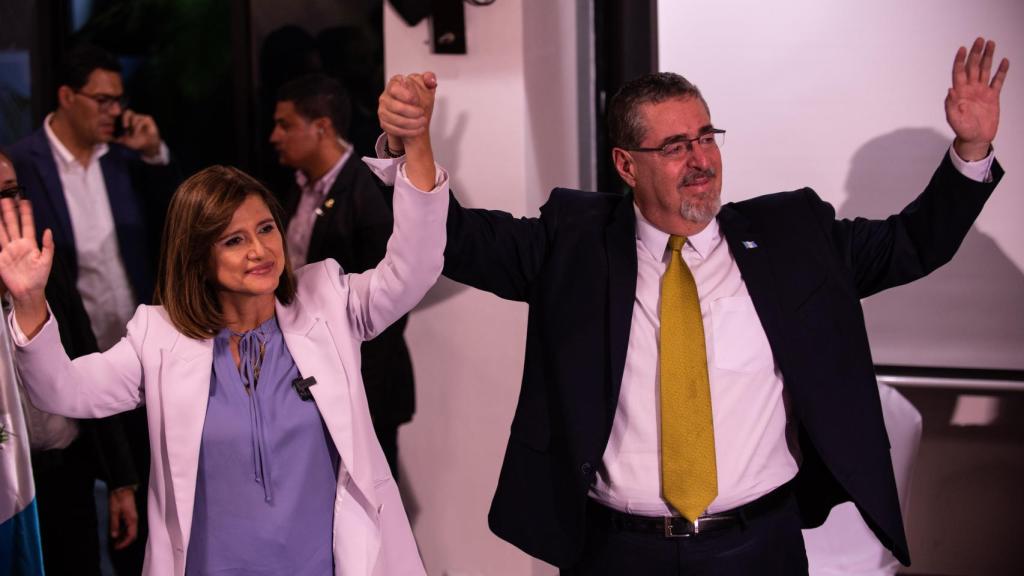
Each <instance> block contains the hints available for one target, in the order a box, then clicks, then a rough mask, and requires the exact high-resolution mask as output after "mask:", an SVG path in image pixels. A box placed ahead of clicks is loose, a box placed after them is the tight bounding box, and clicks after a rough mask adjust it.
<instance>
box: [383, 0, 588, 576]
mask: <svg viewBox="0 0 1024 576" xmlns="http://www.w3.org/2000/svg"><path fill="white" fill-rule="evenodd" d="M384 29H385V67H386V72H387V74H388V75H392V74H397V73H409V72H415V71H423V70H432V71H434V72H435V73H437V75H438V78H439V86H438V101H437V105H436V107H435V114H434V122H433V129H432V134H433V142H434V146H435V149H436V157H437V160H438V162H439V163H440V164H442V165H443V166H445V167H446V168H448V170H449V171H450V174H451V181H452V185H453V188H454V190H455V191H456V193H457V194H458V196H459V199H460V201H462V202H463V204H465V205H469V206H475V207H476V206H478V207H487V208H495V209H501V210H505V211H508V212H511V213H513V214H516V215H531V216H534V215H537V213H538V208H539V206H540V205H541V204H542V203H543V202H544V200H545V199H546V198H547V195H548V192H549V191H550V189H551V188H552V187H554V186H570V187H573V186H578V183H579V175H578V162H579V160H578V151H577V150H578V148H577V138H576V137H577V120H576V110H577V104H576V61H575V54H576V52H575V34H576V21H575V3H574V2H571V1H567V0H566V1H559V2H546V1H544V2H542V1H540V0H528V1H527V2H519V1H515V0H502V1H500V2H496V3H495V4H493V5H492V6H489V7H473V6H469V5H467V6H466V30H467V45H468V54H467V55H434V54H431V52H430V46H429V43H428V39H429V31H428V28H427V25H426V24H425V23H421V24H420V25H419V26H417V27H415V28H409V27H408V26H406V25H405V23H404V22H402V21H401V19H400V18H399V17H398V16H397V14H396V13H394V12H393V10H392V9H391V8H390V6H388V8H386V14H385V22H384ZM406 337H407V339H408V342H409V348H410V349H411V351H412V356H413V363H414V365H415V370H416V391H417V412H416V416H415V418H414V420H413V422H412V423H411V424H409V425H406V426H405V427H403V428H402V429H401V431H400V438H399V445H400V450H399V451H400V454H401V466H402V485H403V490H404V495H405V498H406V505H407V508H408V509H409V511H410V514H411V515H412V516H413V528H414V530H415V533H416V538H417V541H418V542H419V545H420V549H421V551H422V553H423V558H424V560H425V562H426V565H427V570H428V572H429V573H430V574H432V575H439V576H440V575H445V574H448V575H468V574H487V575H503V574H508V575H517V576H518V575H524V574H527V575H529V574H533V575H548V574H553V573H554V570H553V569H552V568H551V567H549V566H547V565H545V564H543V563H541V562H539V561H536V560H533V559H531V558H529V557H528V556H526V555H525V554H523V553H521V552H519V551H518V550H517V549H516V548H514V547H512V546H511V545H509V544H507V543H505V542H503V541H501V540H499V539H498V538H497V537H495V536H494V535H493V534H491V532H490V530H489V529H488V528H487V510H488V508H489V506H490V501H491V497H492V496H493V494H494V488H495V486H496V484H497V478H498V471H499V468H500V465H501V460H502V457H503V455H504V451H505V443H506V441H507V439H508V428H509V425H510V423H511V421H512V414H513V411H514V409H515V405H516V400H517V397H518V392H519V382H520V378H521V376H522V359H523V350H524V344H525V338H526V306H525V305H523V304H519V303H513V302H506V301H503V300H500V299H498V298H496V297H494V296H491V295H490V294H486V293H482V292H479V291H476V290H472V289H468V288H464V287H462V286H461V285H456V284H454V283H452V282H449V281H447V280H445V279H442V281H441V283H440V284H439V285H438V286H436V287H435V288H434V290H433V291H432V292H431V294H430V295H428V296H427V299H426V300H425V301H424V303H423V304H422V305H421V306H420V308H419V309H418V310H417V311H415V312H414V313H413V315H412V317H411V319H410V322H409V327H408V329H407V331H406Z"/></svg>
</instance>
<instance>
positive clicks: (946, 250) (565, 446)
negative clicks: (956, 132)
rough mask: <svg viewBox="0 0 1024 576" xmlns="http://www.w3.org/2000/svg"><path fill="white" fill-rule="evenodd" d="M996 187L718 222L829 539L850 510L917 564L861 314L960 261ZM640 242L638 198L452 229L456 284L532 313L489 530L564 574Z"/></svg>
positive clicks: (606, 408)
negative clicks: (832, 516)
mask: <svg viewBox="0 0 1024 576" xmlns="http://www.w3.org/2000/svg"><path fill="white" fill-rule="evenodd" d="M993 174H994V176H995V178H994V179H995V182H992V183H977V182H973V181H971V180H969V179H967V178H965V177H964V176H962V175H961V174H959V172H957V171H956V169H955V168H954V167H953V166H952V163H951V162H950V160H949V159H948V157H946V158H945V159H944V160H943V162H942V164H941V166H940V167H939V169H938V170H937V171H936V173H935V175H934V176H933V178H932V180H931V182H930V183H929V185H928V186H927V188H926V189H925V191H924V192H923V193H922V195H921V196H920V197H919V198H918V199H917V200H915V201H914V202H913V203H911V204H910V205H909V206H907V207H906V208H905V209H904V210H903V211H902V212H901V213H900V214H898V215H895V216H891V217H889V218H888V219H886V220H884V221H868V220H864V219H857V220H853V221H849V220H836V219H835V213H834V211H833V209H832V207H831V206H830V205H829V204H827V203H826V202H824V201H822V200H821V199H820V198H819V197H818V196H817V195H816V194H815V193H814V192H813V191H811V190H810V189H802V190H797V191H793V192H784V193H779V194H772V195H767V196H761V197H758V198H754V199H751V200H746V201H743V202H737V203H731V204H727V205H725V206H723V207H722V210H721V212H720V214H719V216H718V220H719V224H720V226H721V230H722V233H723V235H724V237H725V239H726V241H727V242H728V244H729V248H730V251H731V252H732V254H733V256H734V257H735V259H736V262H737V265H738V266H739V269H740V272H741V274H742V276H743V280H744V281H745V283H746V286H747V290H748V292H749V293H750V297H751V299H752V300H753V303H754V307H755V309H756V311H757V314H758V317H759V318H760V320H761V325H762V327H763V328H764V331H765V333H766V334H767V337H768V341H769V343H770V345H771V349H772V354H773V355H774V358H775V360H776V362H777V364H778V366H779V368H780V370H781V371H782V375H783V380H784V385H785V387H786V390H787V391H788V393H789V395H790V398H791V399H792V407H791V411H790V414H791V417H792V418H794V419H795V420H796V422H797V425H798V429H799V432H800V442H801V445H800V448H801V452H802V455H803V463H802V465H801V468H800V472H799V474H798V476H797V479H796V491H797V498H798V501H799V504H800V509H801V515H802V517H803V519H804V523H805V524H806V525H807V526H816V525H819V524H821V523H822V522H823V521H824V520H825V518H826V517H827V515H828V512H829V510H830V509H831V508H832V506H834V505H835V504H837V503H839V502H842V501H845V500H853V502H855V503H856V504H857V506H858V508H859V509H860V511H861V512H862V514H863V516H864V518H865V520H866V521H867V523H868V525H869V526H870V527H871V528H872V530H873V531H874V532H875V534H876V535H877V536H878V538H879V539H880V541H881V542H882V543H883V544H884V545H885V546H886V547H888V548H890V549H891V550H893V552H894V554H895V555H896V557H897V558H898V559H899V560H900V561H902V562H904V563H909V553H908V550H907V543H906V537H905V535H904V530H903V521H902V518H901V515H900V507H899V502H898V500H897V494H896V485H895V481H894V479H893V471H892V463H891V460H890V456H889V443H888V439H887V437H886V432H885V427H884V423H883V420H882V412H881V406H880V402H879V397H878V389H877V385H876V381H875V374H874V369H873V364H872V360H871V353H870V350H869V347H868V339H867V334H866V330H865V327H864V318H863V314H862V312H861V307H860V299H861V298H863V297H866V296H869V295H871V294H874V293H875V292H878V291H880V290H883V289H885V288H889V287H892V286H897V285H899V284H903V283H906V282H910V281H912V280H914V279H916V278H920V277H921V276H924V275H925V274H928V273H929V272H931V271H932V270H934V269H935V268H937V267H938V266H941V265H942V264H944V263H945V262H947V261H948V260H949V259H950V258H951V257H952V256H953V254H954V252H955V251H956V249H957V248H958V247H959V245H960V242H961V241H962V239H963V237H964V235H965V234H966V233H967V231H968V230H969V228H970V226H971V224H972V223H973V221H974V219H975V218H976V216H977V215H978V213H979V212H980V210H981V208H982V205H983V204H984V202H985V200H986V199H987V198H988V195H989V194H990V193H991V191H992V190H993V189H994V187H995V184H996V183H997V182H998V180H999V179H1000V178H1001V176H1002V169H1001V168H1000V167H999V166H998V164H996V165H995V166H994V168H993ZM635 227H636V223H635V215H634V211H633V200H632V196H631V195H626V196H619V195H609V194H598V193H592V192H579V191H574V190H564V189H556V190H555V191H554V192H552V194H551V197H550V199H549V200H548V202H547V203H546V204H545V205H544V206H543V207H542V208H541V215H540V217H539V218H523V219H515V218H513V217H512V216H510V215H508V214H505V213H502V212H494V211H484V210H469V209H465V208H462V207H461V206H459V204H458V203H457V202H452V203H451V207H450V211H449V214H448V244H447V249H446V251H445V268H444V274H445V275H446V276H448V277H449V278H451V279H453V280H456V281H458V282H462V283H465V284H469V285H471V286H475V287H477V288H480V289H482V290H486V291H489V292H493V293H494V294H496V295H498V296H500V297H502V298H507V299H510V300H516V301H522V302H527V303H528V304H529V306H530V310H529V323H528V327H527V341H526V359H525V366H524V371H523V383H522V389H521V391H520V395H519V404H518V407H517V409H516V413H515V417H514V419H513V421H512V427H511V434H510V438H509V443H508V448H507V450H506V453H505V460H504V463H503V466H502V470H501V475H500V477H499V480H498V487H497V491H496V493H495V495H494V500H493V502H492V505H491V511H490V516H489V521H490V526H491V529H492V530H493V531H494V533H495V534H497V535H498V536H500V537H501V538H503V539H505V540H507V541H509V542H511V543H512V544H514V545H516V546H518V547H519V548H521V549H523V550H524V551H525V552H527V553H529V554H531V555H533V556H535V557H537V558H540V559H542V560H545V561H547V562H549V563H551V564H555V565H557V566H560V567H563V568H565V567H571V566H573V565H574V564H576V563H577V562H578V560H579V556H580V553H581V550H582V547H583V536H584V532H585V531H584V526H585V518H584V515H585V510H586V506H585V503H586V499H587V496H586V495H587V491H588V489H589V488H590V486H591V485H592V484H593V482H594V478H595V474H596V471H597V467H598V466H599V465H600V464H601V458H602V455H603V454H604V451H605V447H606V445H607V443H608V438H609V435H610V433H611V428H612V419H613V417H614V415H615V409H616V402H617V399H618V394H619V387H620V383H621V380H622V374H623V368H624V365H625V360H626V348H627V345H628V341H629V330H630V321H631V315H632V311H633V301H634V296H635V290H636V275H637V260H636V240H635ZM744 242H747V244H746V245H745V244H744ZM750 242H753V244H750ZM755 245H756V247H753V246H755Z"/></svg>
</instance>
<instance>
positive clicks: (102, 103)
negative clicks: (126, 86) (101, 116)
mask: <svg viewBox="0 0 1024 576" xmlns="http://www.w3.org/2000/svg"><path fill="white" fill-rule="evenodd" d="M75 94H80V95H82V96H85V97H86V98H88V99H89V100H92V101H93V102H95V103H96V105H97V106H99V107H100V110H101V111H103V112H106V111H107V110H110V109H111V108H113V106H114V104H117V105H118V106H120V107H121V109H122V110H123V109H124V108H125V107H126V106H128V98H127V97H126V96H125V95H124V94H121V95H120V96H114V95H112V94H89V93H88V92H75Z"/></svg>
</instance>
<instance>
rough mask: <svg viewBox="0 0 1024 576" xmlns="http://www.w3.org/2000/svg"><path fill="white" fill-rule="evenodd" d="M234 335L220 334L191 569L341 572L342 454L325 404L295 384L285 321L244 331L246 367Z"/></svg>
mask: <svg viewBox="0 0 1024 576" xmlns="http://www.w3.org/2000/svg"><path fill="white" fill-rule="evenodd" d="M230 336H231V332H230V331H229V330H227V329H225V330H222V331H221V332H220V333H219V334H218V335H217V336H216V338H215V340H214V354H213V375H212V377H211V379H210V399H209V404H208V405H207V408H206V420H205V423H204V424H203V439H202V445H201V447H200V451H199V471H198V478H197V479H196V497H195V511H194V512H193V514H192V535H191V538H190V539H189V545H188V558H187V563H186V569H185V573H186V574H187V575H190V576H193V575H195V576H198V575H212V574H216V575H217V576H228V575H238V576H241V575H243V574H244V575H247V576H249V575H251V576H262V575H267V576H269V575H272V574H273V575H278V574H288V575H289V576H314V575H315V576H327V575H330V574H333V573H334V568H333V564H334V562H333V560H334V558H333V546H332V543H333V530H334V500H335V490H336V486H337V475H336V473H337V472H336V471H337V469H338V453H337V451H336V450H335V448H334V444H333V443H332V442H331V440H330V438H329V435H328V432H327V429H326V428H325V426H324V423H323V420H322V419H321V418H320V412H319V411H318V410H317V406H316V403H315V402H313V401H311V400H310V401H303V400H302V399H300V398H299V395H298V394H297V393H296V391H295V390H294V389H293V387H292V382H293V381H295V380H296V379H297V378H300V376H299V371H298V368H296V366H295V361H294V360H293V359H292V356H291V354H290V353H289V352H288V348H287V346H285V342H284V338H283V337H282V335H281V330H280V328H279V327H278V324H277V319H276V318H271V319H269V320H267V321H266V322H264V323H262V324H261V325H259V326H258V327H256V328H254V329H253V330H251V331H249V332H246V333H245V334H243V335H242V337H241V340H240V342H239V345H238V349H239V356H240V357H241V363H240V366H239V367H236V366H235V363H234V360H233V359H232V356H231V348H230V346H229V342H228V339H229V338H230ZM261 348H262V350H263V352H262V361H261V360H260V356H261V354H260V350H261Z"/></svg>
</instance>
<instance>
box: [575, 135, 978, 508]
mask: <svg viewBox="0 0 1024 576" xmlns="http://www.w3.org/2000/svg"><path fill="white" fill-rule="evenodd" d="M949 154H950V158H951V159H952V161H953V165H954V166H955V167H956V168H957V169H958V170H959V171H960V172H961V173H962V174H964V175H965V176H967V177H969V178H971V179H973V180H976V181H979V182H981V181H988V180H990V179H991V166H992V160H993V156H992V154H989V156H988V157H987V158H985V159H983V160H980V161H977V162H965V161H964V160H962V159H960V157H959V156H957V155H956V153H955V152H954V151H953V149H952V148H950V152H949ZM634 210H635V212H636V253H637V283H636V296H635V299H634V301H633V319H632V324H631V326H630V333H629V344H628V348H627V351H626V367H625V372H624V373H623V376H622V387H621V390H620V391H619V401H618V404H617V407H616V410H615V419H614V421H613V424H612V433H611V437H610V438H609V440H608V445H607V447H606V448H605V452H604V456H603V458H602V465H601V466H600V467H599V469H598V474H597V479H596V481H595V484H594V486H593V487H592V488H591V491H590V496H591V497H592V498H594V499H595V500H597V501H599V502H601V503H603V504H604V505H606V506H609V507H611V508H615V509H617V510H620V511H623V512H629V513H632V514H640V515H644V516H665V515H677V514H676V512H675V510H674V509H672V508H671V507H670V506H669V504H668V503H667V502H666V501H665V500H664V498H663V497H662V491H661V463H660V454H659V430H660V413H659V412H660V410H659V398H658V334H659V320H658V304H659V298H660V293H661V277H662V275H663V274H664V273H665V269H666V268H667V266H668V258H669V257H670V254H671V252H669V251H667V250H666V247H667V245H668V237H669V235H668V234H666V233H665V232H662V231H660V230H658V229H657V228H655V227H654V226H653V225H651V224H650V223H648V222H647V221H646V220H645V219H644V218H643V216H642V215H641V214H640V211H639V209H638V208H637V207H636V206H635V205H634ZM681 255H682V258H683V261H684V262H685V263H686V265H687V266H688V267H689V268H690V271H691V272H692V273H693V276H694V280H695V281H696V283H697V292H698V295H699V298H700V308H701V315H702V317H703V320H704V340H705V346H706V349H707V354H708V379H709V382H710V385H711V409H712V420H713V424H714V429H715V430H714V433H715V457H716V461H717V466H718V496H717V497H716V498H715V499H714V500H713V501H712V502H711V505H710V506H709V507H708V512H710V513H715V512H721V511H723V510H729V509H732V508H735V507H737V506H741V505H743V504H746V503H748V502H751V501H753V500H755V499H757V498H758V497H760V496H762V495H764V494H766V493H768V492H770V491H771V490H773V489H775V488H777V487H779V486H781V485H782V484H784V483H785V482H786V481H788V480H789V479H791V478H793V477H794V476H795V475H796V473H797V470H798V468H799V462H800V453H799V446H798V445H797V442H796V438H795V437H794V429H793V425H792V422H791V421H790V419H789V418H788V413H787V404H788V398H787V394H786V391H785V388H784V387H783V380H782V374H781V373H780V372H779V369H778V366H776V363H775V360H774V358H773V357H772V353H771V349H770V348H769V345H768V338H767V336H766V335H765V332H764V328H763V327H762V326H761V322H760V319H759V318H758V316H757V312H756V311H755V310H754V304H753V302H752V301H751V299H750V295H749V294H748V293H747V287H746V284H745V283H744V282H743V278H742V276H741V275H740V270H739V268H738V267H737V266H736V260H735V259H734V258H733V256H732V253H730V252H729V247H728V244H727V243H726V242H725V238H724V237H722V235H721V233H720V231H719V227H718V222H717V221H716V220H712V221H711V223H710V224H708V226H707V227H706V228H705V229H704V230H703V231H701V232H700V233H699V234H696V235H694V236H691V237H690V238H688V239H687V242H686V244H685V246H684V247H683V250H682V252H681Z"/></svg>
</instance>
